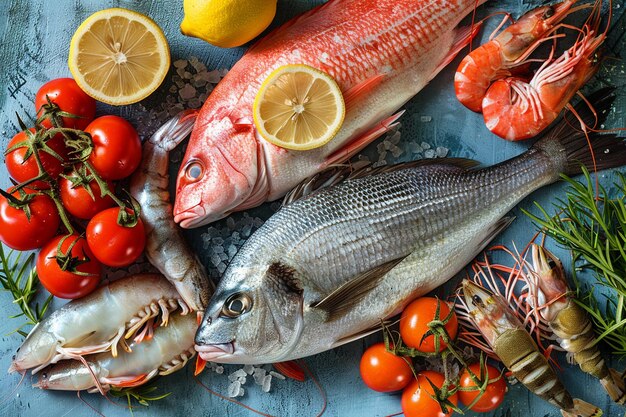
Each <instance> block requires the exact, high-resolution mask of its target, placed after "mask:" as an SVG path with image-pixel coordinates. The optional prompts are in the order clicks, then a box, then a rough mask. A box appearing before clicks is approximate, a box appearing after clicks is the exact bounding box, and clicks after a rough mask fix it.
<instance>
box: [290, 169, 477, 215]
mask: <svg viewBox="0 0 626 417" xmlns="http://www.w3.org/2000/svg"><path fill="white" fill-rule="evenodd" d="M433 164H439V165H452V166H456V167H459V168H462V169H470V168H474V167H476V166H478V165H480V162H478V161H476V160H474V159H467V158H436V159H419V160H417V161H409V162H402V163H399V164H394V165H385V166H381V167H377V168H373V167H372V164H371V162H367V161H358V162H355V163H353V164H342V165H333V166H330V167H328V168H326V169H325V170H323V171H321V172H319V173H317V174H315V175H313V176H311V177H309V178H307V179H305V180H304V181H302V182H301V183H300V184H298V185H296V186H295V187H294V188H293V189H292V190H291V191H290V192H289V193H287V195H285V198H284V199H283V206H286V205H288V204H291V203H293V202H294V201H297V200H300V199H301V198H304V197H308V196H311V195H313V194H315V193H316V192H318V191H320V190H322V189H324V188H328V187H331V186H335V185H337V184H339V183H341V182H343V181H345V180H350V179H358V178H363V177H366V176H368V175H374V174H381V173H386V172H393V171H399V170H402V169H407V168H416V167H420V166H426V165H433Z"/></svg>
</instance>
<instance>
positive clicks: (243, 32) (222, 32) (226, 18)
mask: <svg viewBox="0 0 626 417" xmlns="http://www.w3.org/2000/svg"><path fill="white" fill-rule="evenodd" d="M276 2H277V0H184V3H183V7H184V10H185V17H184V19H183V22H182V23H181V25H180V30H181V32H182V33H183V35H187V36H193V37H196V38H200V39H202V40H204V41H206V42H208V43H210V44H212V45H215V46H219V47H222V48H233V47H235V46H240V45H243V44H244V43H246V42H248V41H251V40H252V39H254V38H255V37H257V36H258V35H259V34H260V33H261V32H263V31H264V30H265V28H267V27H268V26H269V25H270V23H272V20H273V19H274V16H275V15H276Z"/></svg>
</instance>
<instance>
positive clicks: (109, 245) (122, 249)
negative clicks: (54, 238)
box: [87, 207, 146, 267]
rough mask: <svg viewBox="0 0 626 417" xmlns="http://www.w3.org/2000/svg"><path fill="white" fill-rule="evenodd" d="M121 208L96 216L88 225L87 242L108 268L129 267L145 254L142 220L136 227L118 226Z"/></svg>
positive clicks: (102, 212)
mask: <svg viewBox="0 0 626 417" xmlns="http://www.w3.org/2000/svg"><path fill="white" fill-rule="evenodd" d="M119 212H120V208H119V207H113V208H110V209H106V210H104V211H101V212H100V213H98V214H96V215H95V216H94V217H93V218H92V219H91V220H90V221H89V224H88V225H87V242H88V243H89V247H90V248H91V251H92V252H93V253H94V255H95V256H96V258H98V260H99V261H100V262H102V263H103V264H105V265H108V266H115V267H121V266H127V265H130V264H131V263H133V262H134V261H135V260H136V259H137V258H138V257H139V255H141V253H142V252H143V249H144V247H145V245H146V235H145V231H144V227H143V222H142V221H141V219H139V220H138V222H137V224H136V225H135V226H134V227H124V226H120V225H119V224H117V217H118V214H119Z"/></svg>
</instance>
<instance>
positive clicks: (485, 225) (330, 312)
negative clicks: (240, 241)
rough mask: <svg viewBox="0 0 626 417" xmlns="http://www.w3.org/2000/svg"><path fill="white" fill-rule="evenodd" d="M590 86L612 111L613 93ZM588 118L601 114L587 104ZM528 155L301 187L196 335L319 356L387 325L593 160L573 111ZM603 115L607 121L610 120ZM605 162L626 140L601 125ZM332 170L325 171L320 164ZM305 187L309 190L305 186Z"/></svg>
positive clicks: (255, 240) (210, 343)
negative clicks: (518, 213)
mask: <svg viewBox="0 0 626 417" xmlns="http://www.w3.org/2000/svg"><path fill="white" fill-rule="evenodd" d="M607 94H608V92H607V91H606V90H603V91H600V92H598V93H597V94H595V95H593V96H591V97H590V101H591V102H592V104H593V106H594V108H595V109H596V112H597V114H598V115H599V116H601V117H600V118H601V119H602V118H603V117H605V116H606V114H607V113H608V111H609V108H610V106H611V103H612V101H613V100H612V97H611V96H610V95H607ZM576 111H577V113H578V114H580V115H582V116H583V119H584V121H585V122H586V123H587V124H588V125H593V122H594V121H595V119H594V114H592V113H591V112H590V111H589V110H588V108H587V107H586V105H579V106H577V108H576ZM568 116H569V117H567V118H566V119H567V120H566V119H563V120H561V121H560V123H559V124H558V125H555V126H554V127H553V128H552V129H551V130H550V131H549V133H548V134H547V135H546V136H545V137H544V138H543V139H541V140H539V141H538V142H537V143H536V144H535V145H534V146H533V147H531V148H530V149H529V150H528V151H527V152H525V153H524V154H522V155H520V156H518V157H516V158H513V159H510V160H508V161H505V162H502V163H500V164H498V165H494V166H491V167H487V168H481V169H471V168H470V167H471V166H472V165H474V164H473V162H472V161H470V160H465V159H448V160H423V161H416V162H410V163H405V164H401V165H395V166H391V167H384V168H377V169H367V168H363V169H360V170H357V171H355V172H352V173H351V174H347V176H348V178H347V179H345V180H343V181H339V179H340V178H338V176H339V177H340V176H341V172H339V173H337V175H335V176H334V177H332V178H330V179H329V181H330V183H334V182H338V183H337V184H334V185H328V186H325V187H322V188H321V189H318V190H317V191H312V192H311V191H310V190H311V189H315V188H316V183H318V182H324V181H325V178H321V177H320V178H318V179H315V178H314V179H313V180H311V181H309V182H307V183H304V184H303V185H302V186H300V187H297V188H296V190H295V192H294V193H295V194H293V195H289V196H288V197H289V198H288V199H287V204H286V205H284V206H283V207H282V208H281V209H280V210H279V211H278V212H277V213H276V214H274V215H273V216H272V217H271V218H270V219H269V220H268V221H267V222H266V223H265V224H264V225H263V226H262V227H261V228H259V229H258V230H257V231H256V232H255V233H254V234H253V235H252V236H251V237H250V239H249V240H248V241H246V243H245V244H244V245H243V246H242V248H241V250H240V251H239V253H237V255H236V256H235V257H234V258H233V260H232V262H231V263H230V265H229V267H228V269H227V270H226V271H225V273H224V276H223V277H222V279H221V281H220V283H219V285H218V287H217V289H216V292H215V294H214V295H213V297H212V298H211V300H210V301H209V305H208V307H207V309H206V311H205V316H204V319H203V321H202V323H201V325H200V328H199V330H198V333H197V335H196V349H197V351H198V352H199V354H200V355H201V357H202V358H203V359H205V360H208V361H217V362H229V363H242V364H246V363H248V364H258V363H271V362H280V361H285V360H290V359H295V358H300V357H305V356H309V355H313V354H315V353H318V352H322V351H324V350H327V349H331V348H333V347H336V346H339V345H342V344H344V343H347V342H349V341H351V340H355V339H357V338H360V337H362V336H365V335H367V334H370V333H371V332H373V331H376V330H379V329H380V327H381V320H384V319H387V318H390V317H392V316H393V315H395V314H397V313H399V312H400V311H401V310H402V309H403V308H404V307H405V306H406V304H408V303H409V302H410V301H411V300H412V299H413V298H415V297H417V296H420V295H422V294H425V293H427V292H429V291H430V290H432V289H434V288H435V287H437V286H439V285H441V284H443V283H444V282H445V281H447V280H448V279H449V278H450V277H452V276H453V275H454V274H456V273H457V272H458V271H459V270H461V269H462V268H463V266H465V265H466V264H467V263H468V262H469V261H471V260H472V258H473V257H474V256H475V255H476V254H477V253H478V252H479V251H480V250H481V249H482V248H484V247H485V245H486V244H487V243H488V242H489V241H490V240H491V239H492V238H493V237H494V236H495V235H497V234H498V233H499V232H500V231H501V230H502V229H504V228H505V227H507V226H508V225H509V223H510V222H511V219H510V218H509V217H504V216H505V215H506V213H507V212H508V211H509V210H511V208H513V207H514V206H515V205H516V204H517V203H519V202H520V200H522V199H523V198H524V197H526V196H527V195H529V194H530V193H531V192H533V191H534V190H536V189H538V188H540V187H542V186H544V185H547V184H551V183H553V182H555V181H557V179H558V178H559V174H560V173H565V174H569V175H573V174H576V173H579V172H580V169H581V168H580V167H581V165H580V164H581V163H583V164H585V165H586V166H587V167H592V166H593V162H592V158H591V156H590V153H589V149H588V148H587V140H586V138H585V135H584V134H583V133H582V132H581V131H579V130H576V129H575V127H574V126H580V123H579V122H578V121H577V120H576V119H575V118H574V117H573V116H572V114H568ZM599 123H602V120H601V121H599V122H598V124H599ZM591 143H593V144H594V148H595V157H596V162H597V166H598V168H599V169H606V168H611V167H615V166H620V165H622V164H624V163H625V162H626V142H624V141H622V140H620V139H616V137H615V136H614V135H599V134H596V133H594V134H591ZM319 175H322V174H319ZM301 194H304V195H301Z"/></svg>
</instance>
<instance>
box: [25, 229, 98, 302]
mask: <svg viewBox="0 0 626 417" xmlns="http://www.w3.org/2000/svg"><path fill="white" fill-rule="evenodd" d="M63 238H64V236H57V237H55V238H54V239H52V240H51V241H50V242H48V244H46V246H44V247H43V248H42V249H41V252H39V256H37V275H39V280H40V281H41V283H42V284H43V286H44V287H46V289H47V290H48V291H50V293H51V294H52V295H55V296H57V297H59V298H71V299H74V298H80V297H83V296H85V295H87V294H89V293H90V292H92V291H93V290H95V289H96V287H97V286H98V283H99V282H100V276H101V273H102V265H101V264H100V262H98V261H97V260H96V258H95V257H94V256H93V253H91V250H90V249H89V246H87V241H86V240H85V238H84V237H80V236H78V235H70V236H68V237H67V238H65V239H64V240H63V243H62V244H61V252H62V254H65V255H68V256H71V257H73V258H75V259H74V260H73V261H71V262H70V266H69V268H68V269H66V270H62V269H61V267H60V266H59V263H58V262H57V258H56V256H57V246H58V245H59V242H60V241H61V240H62V239H63ZM72 244H74V246H72ZM70 246H72V250H71V253H68V251H69V248H70ZM72 263H73V264H74V265H73V266H72V265H71V264H72ZM72 267H74V268H75V271H78V272H81V273H85V274H88V275H80V274H76V273H74V272H72V270H71V268H72Z"/></svg>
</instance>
